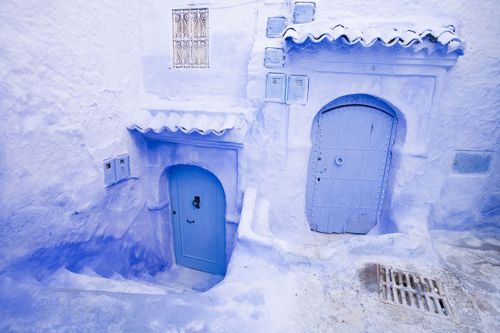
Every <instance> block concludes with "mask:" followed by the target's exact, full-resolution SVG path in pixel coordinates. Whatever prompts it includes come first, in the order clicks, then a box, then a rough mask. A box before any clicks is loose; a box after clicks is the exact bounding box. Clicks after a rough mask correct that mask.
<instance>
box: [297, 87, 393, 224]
mask: <svg viewBox="0 0 500 333" xmlns="http://www.w3.org/2000/svg"><path fill="white" fill-rule="evenodd" d="M396 128H397V118H396V114H395V112H394V111H393V110H392V108H390V106H389V105H387V104H386V103H385V102H383V101H381V100H379V99H377V98H375V97H371V96H368V95H353V96H346V97H342V98H339V99H337V100H335V101H333V102H331V103H329V104H328V105H326V106H325V107H323V108H322V109H321V110H320V112H319V113H318V115H317V116H316V118H315V119H314V123H313V128H312V140H313V148H312V151H311V155H310V163H309V174H308V177H309V178H308V196H307V199H308V202H307V216H308V219H309V223H310V225H311V230H314V231H318V232H324V233H354V234H365V233H367V232H368V231H370V229H371V228H372V227H373V226H375V225H376V224H377V222H378V221H379V219H380V215H381V210H382V205H383V201H384V197H385V191H386V187H387V179H388V173H389V169H390V165H391V147H392V144H393V143H394V139H395V135H396Z"/></svg>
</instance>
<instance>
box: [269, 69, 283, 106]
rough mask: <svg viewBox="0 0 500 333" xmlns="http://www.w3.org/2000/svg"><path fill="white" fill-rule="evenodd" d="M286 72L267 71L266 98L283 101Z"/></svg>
mask: <svg viewBox="0 0 500 333" xmlns="http://www.w3.org/2000/svg"><path fill="white" fill-rule="evenodd" d="M285 84H286V74H282V73H269V74H267V77H266V100H268V101H275V102H284V101H285V88H286V87H285Z"/></svg>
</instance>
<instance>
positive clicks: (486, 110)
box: [0, 0, 500, 266]
mask: <svg viewBox="0 0 500 333" xmlns="http://www.w3.org/2000/svg"><path fill="white" fill-rule="evenodd" d="M185 3H186V4H187V3H191V2H189V1H186V2H185ZM207 3H208V5H209V8H210V13H211V14H210V36H211V37H210V38H211V39H210V41H211V44H210V69H208V70H172V69H169V65H170V38H171V37H170V27H171V22H170V19H171V17H170V14H171V12H170V10H171V9H172V7H177V6H179V5H180V6H182V5H183V4H182V1H178V2H175V3H172V2H169V1H153V0H148V1H140V2H139V1H111V2H102V1H72V2H65V1H44V2H43V3H41V2H39V1H14V0H7V1H2V2H0V117H1V122H0V242H1V243H2V244H3V245H2V247H1V249H0V266H1V265H3V264H5V263H6V262H7V261H9V260H11V259H13V258H15V257H18V256H20V255H23V254H26V253H29V252H30V251H32V250H33V249H35V248H38V247H42V246H53V245H55V244H56V243H60V242H64V241H78V240H80V241H81V240H86V239H89V238H92V237H97V236H105V235H112V236H114V237H123V236H124V235H128V237H131V238H132V239H142V241H144V243H145V244H153V243H154V242H156V241H157V237H158V233H161V230H163V229H162V228H163V227H162V225H161V222H158V221H159V220H158V219H156V218H155V217H154V216H153V217H152V216H151V213H150V212H148V211H147V209H146V206H147V193H148V191H149V190H150V189H149V188H148V186H149V185H148V184H146V183H145V182H143V181H142V179H143V178H140V179H135V180H130V181H127V182H124V183H121V184H119V185H115V186H112V187H111V188H108V189H105V188H104V186H103V175H102V170H101V163H102V160H103V159H105V158H108V157H113V156H116V155H118V154H121V153H124V152H129V153H130V154H131V166H132V174H133V175H141V174H144V173H145V171H144V168H146V167H148V165H147V164H145V163H143V162H142V161H144V159H145V158H147V153H146V150H147V149H146V148H145V147H146V145H145V144H144V142H141V141H140V140H134V139H132V138H131V136H130V134H129V133H128V131H127V130H126V127H127V126H128V125H130V119H131V118H132V115H133V114H134V112H137V110H139V109H140V108H141V107H142V97H141V96H142V95H143V94H144V93H146V94H151V95H155V96H158V97H160V98H164V99H169V100H178V101H185V102H186V103H189V102H190V101H192V100H206V101H207V103H217V102H218V101H222V102H224V103H222V102H221V103H222V105H226V104H228V103H233V102H236V103H239V102H243V101H245V102H247V100H249V102H248V103H249V105H250V106H251V107H253V108H255V110H257V111H256V112H255V113H254V114H253V116H252V117H251V118H252V119H250V120H253V125H252V127H251V128H250V129H249V134H248V137H247V140H246V141H245V149H244V152H245V153H244V154H243V155H242V156H241V157H240V167H239V177H240V182H241V186H242V187H244V186H246V185H250V184H254V185H258V187H259V189H260V192H261V194H262V195H264V196H266V197H267V198H268V199H269V200H271V202H272V210H273V213H272V215H273V230H274V231H275V232H277V233H278V235H282V236H283V237H288V236H290V235H293V234H294V233H298V232H303V231H306V230H307V224H306V223H305V221H304V220H303V212H301V211H300V210H301V209H302V207H301V206H297V207H298V208H300V210H292V211H291V212H292V213H289V212H288V210H287V209H286V205H285V203H286V201H283V199H282V197H280V195H281V194H287V193H292V194H293V195H294V198H293V200H295V201H293V200H292V201H290V204H292V205H295V204H297V205H302V206H303V205H304V203H303V201H302V198H301V196H300V195H299V194H300V193H302V192H301V191H302V190H303V189H304V190H305V188H304V187H303V186H304V183H301V184H299V185H297V186H296V185H295V184H294V183H291V182H287V179H288V176H289V175H288V174H287V173H286V172H284V170H297V173H295V176H297V175H300V174H304V172H305V170H304V167H305V166H306V164H305V163H306V162H305V161H304V160H303V157H304V156H305V155H304V154H302V155H301V156H302V159H300V160H295V159H294V144H296V143H294V142H293V140H290V138H292V139H293V138H294V135H293V132H292V130H296V126H294V125H293V121H291V120H292V118H290V112H296V111H297V110H288V109H287V107H285V106H282V105H278V104H271V103H267V104H266V103H264V102H263V100H262V97H263V94H264V80H263V77H264V75H265V72H266V69H265V68H264V67H263V66H262V63H263V50H264V47H265V46H272V45H271V44H270V41H268V40H267V39H266V38H265V37H264V36H265V21H266V18H267V16H273V15H279V14H287V15H288V11H289V7H288V6H287V3H286V2H284V1H283V2H281V1H270V0H268V1H264V0H261V1H243V0H241V1H229V0H227V1H222V0H219V1H206V2H202V3H200V6H201V5H206V4H207ZM317 3H318V10H319V11H321V12H322V13H329V15H334V16H343V15H346V16H360V17H363V18H365V19H366V20H370V19H371V18H377V19H381V18H384V17H385V18H387V20H395V19H399V18H400V17H407V18H409V19H412V20H419V19H421V18H423V17H428V16H430V15H431V16H433V17H437V18H439V19H440V20H442V21H443V22H444V23H449V22H448V18H449V20H450V21H452V22H451V23H453V24H456V26H457V31H458V34H459V35H460V36H461V37H462V38H463V39H464V40H466V41H467V48H466V51H465V52H466V54H465V56H463V57H460V58H459V60H458V62H457V64H456V66H455V67H453V68H452V69H451V70H449V71H448V73H446V77H447V78H446V81H445V82H444V85H443V87H442V89H443V90H442V94H441V100H440V102H439V104H438V105H437V108H436V110H435V112H434V111H433V113H432V117H431V118H430V123H429V138H430V143H431V144H430V145H429V148H428V154H427V156H425V157H422V159H421V161H420V162H419V166H418V168H417V169H415V170H409V171H408V172H406V173H404V174H402V175H401V177H402V179H403V178H404V182H403V183H404V184H405V186H411V184H412V183H413V184H418V186H423V187H424V189H421V191H424V190H425V191H426V195H425V196H424V198H425V200H424V202H418V205H425V206H427V207H428V208H429V210H430V212H431V213H430V217H429V221H428V223H429V224H430V225H432V226H448V227H452V228H456V227H460V226H464V225H475V224H477V223H480V222H484V221H486V220H485V216H484V215H487V214H489V220H490V221H497V220H498V215H494V211H493V208H495V207H496V206H498V198H499V194H498V188H500V186H499V185H500V184H499V179H500V176H499V173H498V156H497V158H496V160H495V161H494V162H493V170H492V171H491V172H490V173H489V174H488V175H481V176H457V175H455V174H453V172H452V171H451V164H452V160H453V154H454V150H455V149H474V150H498V140H499V139H498V137H499V135H498V108H499V104H500V103H499V99H498V96H499V93H500V91H499V90H500V88H499V87H498V83H497V82H498V79H497V78H498V74H499V73H498V68H500V66H499V65H500V60H499V59H500V47H499V46H498V43H497V36H498V33H500V23H498V20H496V18H497V17H499V14H500V13H499V9H498V6H497V5H496V1H486V0H483V1H475V2H470V1H465V0H464V1H437V0H425V1H424V0H422V1H415V0H414V1H401V0H384V1H381V0H380V1H370V2H367V1H356V0H354V1H326V0H323V1H317ZM313 86H314V85H313ZM313 86H312V87H313ZM259 96H260V97H259ZM333 97H335V96H332V98H333ZM325 100H328V98H326V99H325ZM314 105H316V104H314ZM318 105H319V104H318ZM221 111H224V110H221ZM311 119H312V118H311ZM303 125H304V127H303V132H300V133H299V134H300V135H299V137H306V134H307V130H308V126H310V124H303ZM301 144H303V147H307V146H308V145H309V144H310V143H307V142H301ZM292 166H293V168H292ZM294 168H295V169H294ZM422 179H427V180H429V181H428V182H425V184H422V181H421V180H422ZM406 184H410V185H406ZM291 188H292V189H293V191H290V189H291ZM416 191H417V190H416ZM419 191H420V190H419ZM416 198H417V197H415V196H408V197H406V198H403V199H402V200H407V205H412V204H414V203H416V201H415V200H416ZM418 198H419V200H420V199H421V198H423V197H418ZM294 207H295V206H294ZM298 208H297V209H298ZM497 214H498V212H497ZM290 237H292V236H290ZM150 246H153V245H150ZM154 246H157V245H154ZM158 246H160V245H158Z"/></svg>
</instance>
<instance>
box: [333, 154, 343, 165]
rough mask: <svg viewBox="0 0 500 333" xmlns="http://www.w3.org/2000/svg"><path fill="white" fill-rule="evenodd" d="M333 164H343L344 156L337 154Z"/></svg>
mask: <svg viewBox="0 0 500 333" xmlns="http://www.w3.org/2000/svg"><path fill="white" fill-rule="evenodd" d="M335 164H337V165H338V166H341V165H342V164H344V158H343V157H342V155H337V158H335Z"/></svg>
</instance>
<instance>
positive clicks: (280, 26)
mask: <svg viewBox="0 0 500 333" xmlns="http://www.w3.org/2000/svg"><path fill="white" fill-rule="evenodd" d="M285 27H286V17H284V16H272V17H268V18H267V28H266V36H267V37H269V38H276V37H281V34H282V33H283V31H285Z"/></svg>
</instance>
